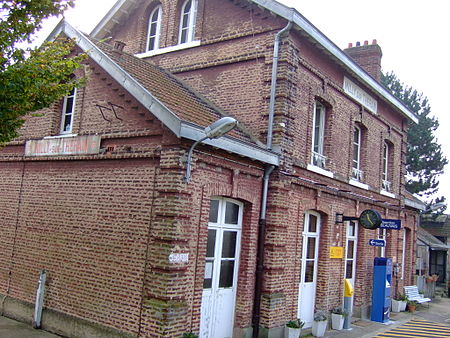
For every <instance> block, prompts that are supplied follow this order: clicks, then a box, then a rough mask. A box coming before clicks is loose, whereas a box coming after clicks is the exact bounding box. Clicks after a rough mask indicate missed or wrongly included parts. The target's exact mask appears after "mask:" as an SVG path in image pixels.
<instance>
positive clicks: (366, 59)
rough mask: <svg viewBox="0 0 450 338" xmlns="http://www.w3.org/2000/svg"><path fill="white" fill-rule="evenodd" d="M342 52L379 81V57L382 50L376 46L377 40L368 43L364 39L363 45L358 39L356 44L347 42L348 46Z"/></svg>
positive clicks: (381, 54)
mask: <svg viewBox="0 0 450 338" xmlns="http://www.w3.org/2000/svg"><path fill="white" fill-rule="evenodd" d="M344 53H346V54H347V55H348V56H350V57H351V58H352V59H353V60H354V61H355V62H356V63H357V64H358V65H360V66H361V68H362V69H364V70H365V71H366V72H367V73H369V74H370V75H371V76H372V77H373V78H374V79H375V80H377V81H378V82H380V81H381V57H382V56H383V52H382V51H381V47H380V46H378V44H377V40H373V41H372V44H371V45H369V41H367V40H366V41H364V45H362V46H361V43H360V42H359V41H358V42H357V43H356V46H353V44H352V43H349V44H348V48H347V49H344Z"/></svg>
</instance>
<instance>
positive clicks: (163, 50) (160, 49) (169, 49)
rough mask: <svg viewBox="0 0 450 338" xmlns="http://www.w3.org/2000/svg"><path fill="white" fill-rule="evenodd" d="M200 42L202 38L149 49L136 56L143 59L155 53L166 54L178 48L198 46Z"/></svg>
mask: <svg viewBox="0 0 450 338" xmlns="http://www.w3.org/2000/svg"><path fill="white" fill-rule="evenodd" d="M200 44H201V42H200V40H195V41H191V42H187V43H182V44H180V45H175V46H170V47H165V48H159V49H154V50H151V51H148V52H145V53H139V54H134V56H136V57H138V58H140V59H143V58H147V57H150V56H155V55H160V54H165V53H171V52H176V51H178V50H183V49H189V48H193V47H198V46H200Z"/></svg>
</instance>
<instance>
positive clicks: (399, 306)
mask: <svg viewBox="0 0 450 338" xmlns="http://www.w3.org/2000/svg"><path fill="white" fill-rule="evenodd" d="M407 302H408V297H407V296H406V295H405V294H403V293H399V294H398V295H397V297H395V298H394V299H393V300H392V312H402V311H405V310H406V304H407Z"/></svg>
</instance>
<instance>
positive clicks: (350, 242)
mask: <svg viewBox="0 0 450 338" xmlns="http://www.w3.org/2000/svg"><path fill="white" fill-rule="evenodd" d="M357 247H358V223H356V222H353V221H350V222H347V236H346V245H345V272H344V278H345V279H348V280H349V281H350V284H351V285H352V286H353V290H354V289H355V274H356V253H357V251H356V249H357ZM353 299H354V297H353ZM352 311H353V303H352V304H351V312H352Z"/></svg>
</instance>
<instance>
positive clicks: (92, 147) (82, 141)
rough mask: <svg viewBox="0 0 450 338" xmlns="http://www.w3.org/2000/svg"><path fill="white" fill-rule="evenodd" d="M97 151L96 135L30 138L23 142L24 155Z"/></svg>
mask: <svg viewBox="0 0 450 338" xmlns="http://www.w3.org/2000/svg"><path fill="white" fill-rule="evenodd" d="M99 152H100V136H98V135H87V136H74V137H57V138H47V139H42V140H30V141H27V143H26V144H25V156H56V155H93V154H98V153H99Z"/></svg>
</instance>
